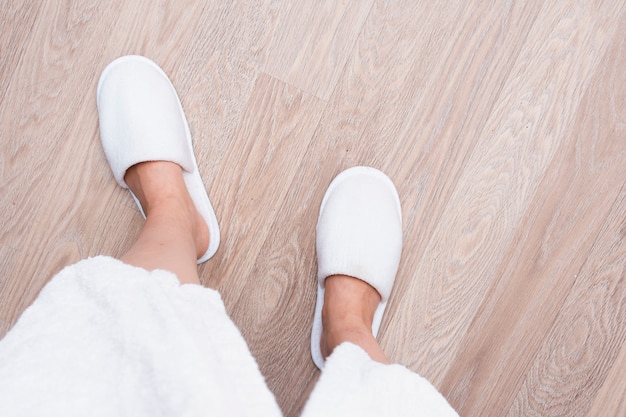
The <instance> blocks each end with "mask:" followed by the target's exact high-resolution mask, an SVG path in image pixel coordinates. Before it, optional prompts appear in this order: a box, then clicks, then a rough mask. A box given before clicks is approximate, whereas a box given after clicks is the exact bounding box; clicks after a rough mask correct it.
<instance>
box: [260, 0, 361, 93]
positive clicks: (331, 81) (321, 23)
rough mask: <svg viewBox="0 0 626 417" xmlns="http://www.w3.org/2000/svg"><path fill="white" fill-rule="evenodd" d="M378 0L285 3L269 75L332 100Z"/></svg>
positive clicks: (266, 68)
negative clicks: (374, 2)
mask: <svg viewBox="0 0 626 417" xmlns="http://www.w3.org/2000/svg"><path fill="white" fill-rule="evenodd" d="M372 3H373V0H366V1H342V2H338V1H333V0H324V1H316V2H293V3H291V4H290V2H282V3H280V4H279V5H277V6H276V8H277V9H278V10H280V18H279V20H278V21H277V23H276V26H275V28H274V36H273V38H272V42H271V44H270V48H269V54H268V58H267V61H266V63H265V66H264V71H265V72H267V73H268V74H270V75H272V76H274V77H277V78H278V79H280V80H282V81H284V82H287V83H289V84H292V85H294V86H296V87H298V88H300V89H301V90H304V91H306V92H308V93H309V94H313V95H315V96H317V97H319V98H321V99H323V100H328V99H329V97H330V95H331V93H332V92H333V89H334V88H335V85H336V83H337V81H338V80H339V77H340V75H341V73H342V72H343V69H344V65H345V62H346V60H347V58H348V57H349V56H350V52H351V50H352V49H353V47H354V43H355V40H356V38H357V36H358V34H359V32H360V30H361V27H362V25H363V22H364V21H365V18H366V17H367V14H368V12H369V10H370V8H371V6H372Z"/></svg>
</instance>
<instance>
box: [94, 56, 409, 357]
mask: <svg viewBox="0 0 626 417" xmlns="http://www.w3.org/2000/svg"><path fill="white" fill-rule="evenodd" d="M97 104H98V113H99V118H100V136H101V139H102V145H103V148H104V152H105V154H106V157H107V160H108V161H109V164H110V166H111V170H112V171H113V175H114V177H115V179H116V181H117V182H118V184H119V185H120V186H122V187H123V188H127V189H128V186H127V184H126V182H125V181H124V175H125V174H126V171H127V170H128V169H129V168H130V167H132V166H133V165H136V164H138V163H140V162H146V161H171V162H175V163H177V164H178V165H180V166H181V167H182V169H183V178H184V180H185V184H186V186H187V189H188V190H189V194H190V195H191V198H192V199H193V201H194V203H195V205H196V207H197V209H198V211H199V212H200V214H201V215H202V216H203V218H204V220H205V221H206V223H207V226H208V229H209V234H210V236H211V239H210V244H209V247H208V249H207V251H206V253H205V254H204V255H202V257H200V259H198V263H202V262H205V261H207V260H208V259H210V258H211V257H212V256H213V255H214V254H215V252H216V251H217V248H218V246H219V241H220V238H219V236H220V235H219V226H218V222H217V218H216V216H215V212H214V210H213V207H212V205H211V202H210V201H209V197H208V195H207V192H206V190H205V188H204V185H203V183H202V178H201V177H200V173H199V171H198V165H197V162H196V159H195V156H194V152H193V146H192V141H191V133H190V131H189V126H188V125H187V120H186V117H185V114H184V112H183V109H182V106H181V104H180V100H179V98H178V95H177V94H176V90H175V89H174V86H173V85H172V83H171V82H170V80H169V79H168V77H167V75H166V74H165V73H164V72H163V70H162V69H161V68H160V67H159V66H158V65H157V64H155V63H154V62H153V61H151V60H149V59H147V58H144V57H141V56H125V57H121V58H118V59H116V60H115V61H113V62H112V63H111V64H109V65H108V66H107V67H106V68H105V70H104V71H103V72H102V75H101V77H100V81H99V82H98V91H97ZM129 191H130V190H129ZM131 195H132V197H133V199H134V200H135V202H136V203H137V205H138V207H139V210H140V211H141V213H142V215H144V217H145V214H144V212H143V209H142V207H141V204H140V202H139V200H138V199H137V197H136V196H135V195H134V194H133V193H132V191H131ZM316 248H317V259H318V280H317V290H318V292H317V302H316V305H315V316H314V321H313V328H312V333H311V355H312V357H313V361H314V362H315V364H316V365H317V366H318V367H319V368H320V369H321V368H322V367H323V366H324V358H323V355H322V353H321V351H320V337H321V333H322V318H321V316H322V307H323V304H324V280H325V279H326V278H327V277H329V276H332V275H348V276H351V277H355V278H358V279H361V280H363V281H365V282H367V283H368V284H369V285H371V286H372V287H374V288H375V289H376V290H377V291H378V293H379V294H380V295H381V302H380V304H379V306H378V308H377V310H376V313H375V315H374V321H373V324H372V333H373V334H374V336H376V335H377V334H378V328H379V326H380V323H381V320H382V316H383V312H384V310H385V307H386V305H387V300H388V298H389V295H390V293H391V288H392V286H393V282H394V279H395V275H396V272H397V270H398V265H399V262H400V252H401V250H402V213H401V208H400V199H399V197H398V193H397V191H396V189H395V187H394V185H393V182H392V181H391V180H390V179H389V178H388V177H387V176H386V175H385V174H384V173H382V172H381V171H378V170H376V169H374V168H369V167H354V168H350V169H348V170H346V171H343V172H342V173H340V174H339V175H338V176H337V177H336V178H335V179H334V180H333V181H332V182H331V184H330V185H329V187H328V190H327V191H326V194H325V196H324V198H323V200H322V204H321V207H320V214H319V218H318V223H317V230H316Z"/></svg>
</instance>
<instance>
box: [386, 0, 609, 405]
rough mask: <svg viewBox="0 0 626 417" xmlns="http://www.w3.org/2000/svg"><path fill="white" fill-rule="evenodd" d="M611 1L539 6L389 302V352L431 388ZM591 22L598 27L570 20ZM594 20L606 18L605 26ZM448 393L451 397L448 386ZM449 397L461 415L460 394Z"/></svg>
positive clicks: (577, 85) (556, 132)
mask: <svg viewBox="0 0 626 417" xmlns="http://www.w3.org/2000/svg"><path fill="white" fill-rule="evenodd" d="M609 6H612V7H609ZM609 6H604V7H606V9H605V8H599V9H595V8H594V7H591V6H584V7H583V5H581V6H580V7H579V8H571V7H570V6H569V5H568V4H565V3H564V2H546V3H545V4H544V8H543V9H542V10H541V12H540V13H539V14H538V15H537V16H538V17H537V19H536V20H535V21H534V22H533V27H532V29H531V30H530V32H529V33H528V35H527V36H526V37H525V43H524V45H523V48H522V50H521V51H520V54H519V56H518V58H517V60H516V62H515V65H514V67H513V68H512V69H511V72H510V75H509V77H508V79H507V80H506V83H505V84H504V86H503V88H502V91H501V92H500V95H499V100H498V102H497V103H496V104H495V105H494V106H493V108H492V109H491V112H490V117H489V120H488V121H487V123H486V124H485V126H484V129H483V130H482V131H481V134H480V137H479V138H478V142H477V145H476V147H475V148H474V151H473V154H472V155H471V156H470V158H468V161H467V163H466V164H465V167H464V171H463V173H462V174H461V176H460V179H459V181H458V183H457V184H456V188H455V189H454V191H453V192H452V193H451V194H450V196H449V197H447V198H446V201H447V205H446V206H445V208H444V211H443V213H442V214H441V218H440V221H439V224H438V225H437V229H436V230H435V231H434V233H433V234H432V235H431V236H428V238H429V242H428V246H427V248H426V250H425V252H424V255H423V258H422V262H420V263H418V264H414V268H411V269H410V270H411V271H412V275H413V276H414V277H416V279H414V280H411V281H409V284H408V286H407V287H405V288H403V291H402V294H403V295H405V297H403V299H402V300H399V301H395V305H396V310H395V313H396V315H395V317H393V318H392V319H393V320H394V323H395V322H396V321H397V322H398V324H397V325H394V329H392V332H390V333H389V334H386V335H385V337H389V338H390V340H393V341H394V345H395V349H396V351H397V352H398V353H399V354H398V355H397V356H395V358H396V360H399V361H400V362H401V363H404V364H407V365H408V366H409V367H410V368H411V369H414V370H417V371H419V372H420V373H421V374H423V375H424V376H426V377H427V378H429V379H430V380H432V381H433V382H434V383H435V384H436V385H440V384H442V383H443V381H444V378H445V377H446V375H447V374H448V372H449V368H450V367H451V365H452V364H453V363H454V360H455V359H454V358H455V357H456V356H457V354H459V352H463V351H464V350H465V349H466V343H465V342H464V341H463V335H464V334H465V333H466V332H467V331H468V330H470V331H471V330H472V329H473V328H474V327H473V326H475V324H474V323H473V322H472V318H473V317H474V315H475V314H476V312H477V311H478V308H479V307H480V305H481V303H482V302H483V299H484V297H485V295H486V294H487V293H488V291H489V288H490V285H491V284H492V283H494V282H497V280H498V279H499V275H498V266H499V265H500V263H501V262H502V260H503V259H504V256H505V254H506V250H507V248H508V247H509V245H511V244H515V239H516V231H517V230H518V226H519V224H520V221H522V220H523V219H524V218H525V217H526V215H527V213H526V210H527V208H528V207H529V204H531V203H532V198H533V196H534V195H535V192H536V190H537V186H538V184H539V183H540V182H541V181H542V180H543V178H544V175H545V172H546V170H547V169H548V167H549V166H550V164H551V161H552V159H553V158H554V156H555V154H556V152H557V149H558V148H559V146H560V144H561V142H564V141H565V139H564V138H567V135H568V134H569V133H570V126H571V123H572V121H573V119H574V114H575V113H574V112H575V111H576V110H577V108H578V106H579V104H580V97H581V96H582V94H583V92H584V91H585V90H586V87H587V86H588V84H589V82H590V77H591V75H592V74H593V73H594V71H595V69H596V68H597V66H598V64H599V61H600V59H601V58H602V56H603V55H604V51H605V50H606V43H608V41H609V40H610V39H612V36H613V33H615V30H616V22H615V21H613V20H611V18H609V17H607V16H614V13H618V14H619V13H621V10H620V7H618V6H616V5H615V4H613V5H609ZM608 12H611V13H608ZM606 19H608V20H609V21H605V20H606ZM587 20H590V21H591V22H594V24H585V25H578V24H576V23H575V22H577V21H585V22H586V21H587ZM600 23H606V26H603V28H602V30H600V29H598V27H599V26H601V25H600ZM565 35H567V36H565ZM592 35H593V36H592ZM561 51H567V54H562V53H561ZM591 51H593V52H591ZM457 381H458V379H457ZM459 385H462V384H461V383H459ZM444 393H446V394H450V390H449V385H444ZM452 397H453V400H454V401H453V405H454V406H457V407H459V408H461V411H462V413H465V412H467V410H465V408H462V406H463V402H462V401H461V397H460V396H459V397H456V394H455V395H453V396H452Z"/></svg>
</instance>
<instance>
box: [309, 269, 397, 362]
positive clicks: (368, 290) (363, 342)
mask: <svg viewBox="0 0 626 417" xmlns="http://www.w3.org/2000/svg"><path fill="white" fill-rule="evenodd" d="M324 286H325V290H324V307H323V309H322V328H323V331H322V338H321V341H320V348H321V351H322V355H323V356H324V358H326V357H328V356H329V355H330V354H331V353H332V352H333V350H334V349H335V347H337V346H338V345H339V344H341V343H343V342H351V343H354V344H355V345H358V346H360V347H361V348H363V350H365V351H366V352H367V353H368V354H369V355H370V357H371V358H372V359H373V360H375V361H378V362H382V363H389V359H387V356H386V355H385V354H384V352H383V351H382V349H381V348H380V346H379V345H378V342H377V341H376V339H375V338H374V335H372V321H373V319H374V313H375V311H376V308H377V307H378V304H379V303H380V294H378V291H376V290H375V289H374V288H373V287H372V286H371V285H369V284H368V283H366V282H365V281H361V280H360V279H357V278H353V277H350V276H346V275H333V276H330V277H328V278H326V281H325V284H324Z"/></svg>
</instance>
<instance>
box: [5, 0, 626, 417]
mask: <svg viewBox="0 0 626 417" xmlns="http://www.w3.org/2000/svg"><path fill="white" fill-rule="evenodd" d="M625 31H626V6H625V5H624V3H623V1H620V0H604V1H595V2H574V1H565V0H558V1H543V0H538V1H534V2H495V3H493V2H492V3H489V2H481V1H477V0H470V1H443V0H441V1H439V0H437V1H431V2H415V1H409V0H406V1H402V0H400V1H393V2H389V1H383V0H379V1H376V0H371V1H370V0H368V1H362V2H359V1H343V2H334V1H323V2H321V3H320V2H317V3H316V2H302V1H295V0H294V1H286V0H257V1H243V0H242V1H229V2H205V1H199V0H191V1H188V2H186V3H185V6H184V7H182V6H181V5H180V3H179V2H174V1H170V0H159V1H147V0H138V1H133V2H123V1H119V0H115V1H112V2H106V3H105V2H98V1H87V2H79V1H72V0H67V1H62V2H55V1H51V0H42V1H39V2H19V1H13V0H11V1H6V2H3V3H2V4H0V55H1V56H2V59H1V60H0V336H1V335H4V334H5V333H6V332H7V331H9V329H10V328H11V327H12V326H13V324H14V323H15V321H16V320H17V319H18V317H19V316H20V314H21V313H22V312H23V311H24V309H25V308H26V307H27V306H28V305H30V303H32V301H33V300H34V299H35V297H36V296H37V293H38V292H39V290H40V289H41V288H42V287H43V286H44V285H45V284H46V282H47V281H48V280H49V279H50V278H51V277H52V276H53V275H54V274H55V273H56V272H57V271H59V270H60V269H61V268H62V267H63V266H65V265H67V264H70V263H72V262H75V261H77V260H79V259H81V258H84V257H87V256H93V255H97V254H107V255H113V256H119V255H121V254H122V253H123V252H124V251H125V250H126V249H127V248H128V247H129V246H130V245H131V243H132V241H133V239H134V238H135V236H137V234H138V233H139V231H140V228H141V225H142V223H143V222H142V219H141V216H140V215H139V213H138V211H137V209H136V207H135V205H134V203H133V201H132V199H131V198H130V196H129V195H128V192H127V191H125V190H122V189H121V188H120V187H118V186H117V185H116V183H115V181H114V180H113V179H112V178H111V175H110V172H109V167H108V165H107V163H106V160H105V158H104V155H103V153H102V150H101V146H100V143H99V133H98V122H97V111H96V107H95V88H96V83H97V79H98V77H99V75H100V72H101V71H102V69H103V68H104V67H105V66H106V65H107V63H108V62H110V61H111V60H113V59H114V58H116V57H118V56H120V55H124V54H131V53H135V54H142V55H146V56H148V57H150V58H152V59H153V60H155V61H156V62H157V63H159V64H160V65H161V66H162V67H163V68H164V70H165V71H166V72H167V74H168V75H169V76H170V78H171V80H172V82H173V84H174V86H175V87H176V89H177V91H178V93H179V95H180V98H181V101H182V104H183V108H184V110H185V112H186V114H187V117H188V121H189V125H190V129H191V132H192V136H193V138H194V148H195V150H196V155H197V158H198V161H199V165H200V172H201V174H202V177H203V179H204V181H205V185H206V186H207V189H208V190H209V194H210V196H211V201H212V202H213V203H214V206H215V208H216V212H217V216H218V219H219V221H220V225H221V230H222V244H221V247H220V250H219V251H218V253H217V255H216V256H215V258H214V259H213V260H211V262H209V263H207V264H205V265H203V266H202V267H201V268H200V272H201V280H202V282H203V283H204V284H205V285H207V286H210V287H214V288H217V289H218V290H220V292H221V293H222V295H223V298H224V301H225V305H226V308H227V311H228V312H229V314H230V315H231V316H232V318H233V321H234V322H235V323H236V324H237V326H238V327H239V328H240V329H241V332H242V334H243V336H244V338H245V339H246V340H247V341H248V343H249V345H250V349H251V351H252V353H253V354H254V356H255V357H256V358H257V360H258V363H259V367H260V368H261V371H262V373H263V374H264V375H265V377H266V380H267V382H268V385H269V387H270V388H271V389H272V391H273V392H274V393H275V394H276V397H277V400H278V402H279V404H280V406H281V408H282V409H283V411H284V413H285V415H286V416H297V415H298V414H299V412H300V410H301V409H302V407H303V405H304V404H305V402H306V399H307V398H308V395H309V393H310V392H311V390H312V389H313V388H314V386H315V383H316V381H317V379H318V376H319V372H318V371H317V368H315V366H314V365H313V363H312V361H311V360H310V353H309V332H310V326H311V322H312V319H313V306H314V302H315V296H316V294H315V292H316V287H315V277H316V259H315V224H316V220H317V215H318V210H319V204H320V202H321V199H322V196H323V195H324V192H325V190H326V187H327V186H328V184H329V183H330V181H331V180H332V178H333V177H334V176H335V175H336V174H337V173H339V172H340V171H341V170H343V169H345V168H348V167H350V166H353V165H371V166H374V167H377V168H380V169H382V170H384V171H385V172H387V173H388V174H389V176H390V177H391V178H392V180H393V181H394V182H395V184H396V186H397V188H398V191H399V194H400V196H401V201H402V207H403V220H404V229H405V233H404V250H403V258H402V262H401V265H400V270H399V273H398V277H397V281H396V285H395V287H394V291H393V293H392V297H391V300H390V303H389V305H388V309H387V312H386V315H385V317H384V320H383V325H382V328H381V333H380V341H381V345H382V346H383V348H384V350H385V351H386V352H387V353H388V355H389V356H390V357H391V359H392V360H394V361H397V362H400V363H402V364H404V365H406V366H408V367H409V368H410V369H412V370H414V371H416V372H419V373H420V374H422V375H423V376H425V377H427V378H429V379H430V380H431V381H432V382H433V383H434V385H435V386H437V387H438V388H439V389H441V390H442V392H443V393H444V394H445V395H446V396H447V398H448V399H449V400H450V402H451V403H452V405H453V406H455V407H456V408H457V409H458V410H459V411H460V414H461V415H463V416H485V415H508V416H511V417H514V416H534V415H548V416H551V415H554V416H556V415H568V416H570V415H571V416H600V415H602V416H621V415H624V414H625V413H626V411H625V410H626V408H625V407H626V403H625V402H624V397H625V396H626V378H625V377H624V372H623V370H624V367H625V366H626V330H624V329H625V328H626V327H625V326H626V315H625V312H626V307H625V306H626V289H625V285H626V284H625V282H626V281H625V280H626V276H625V275H624V266H625V259H626V254H625V252H624V242H625V241H626V240H625V235H624V228H625V227H626V226H625V225H624V219H625V218H626V213H625V211H624V210H625V207H626V200H625V198H626V196H625V194H624V193H625V192H626V131H625V126H626V123H625V120H626V113H624V111H625V110H624V109H626V95H625V87H626V79H625V75H624V74H625V72H624V70H623V69H624V68H625V67H626V45H625V40H624V35H623V34H624V33H625Z"/></svg>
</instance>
